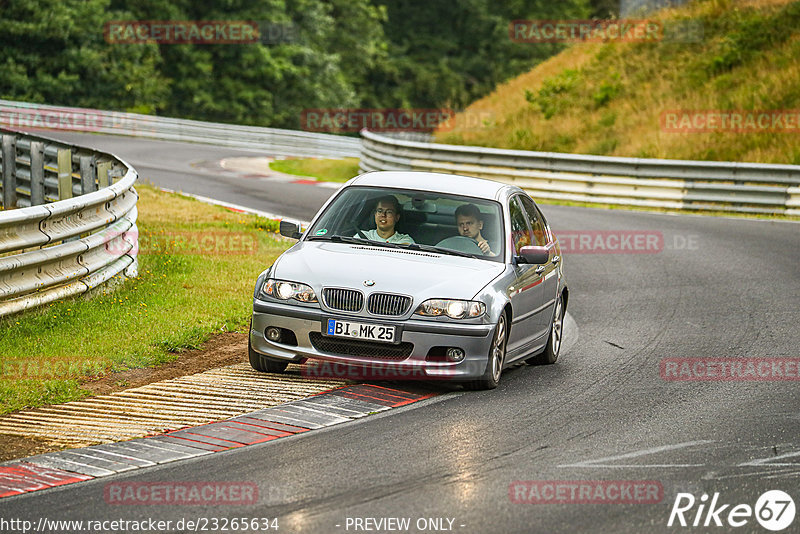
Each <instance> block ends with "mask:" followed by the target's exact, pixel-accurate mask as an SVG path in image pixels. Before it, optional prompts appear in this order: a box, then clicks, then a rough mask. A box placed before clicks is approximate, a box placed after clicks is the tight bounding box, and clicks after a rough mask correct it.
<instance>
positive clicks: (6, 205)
mask: <svg viewBox="0 0 800 534" xmlns="http://www.w3.org/2000/svg"><path fill="white" fill-rule="evenodd" d="M16 207H17V137H16V136H14V135H4V136H3V209H6V210H9V209H13V208H16Z"/></svg>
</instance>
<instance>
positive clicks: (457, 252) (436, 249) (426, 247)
mask: <svg viewBox="0 0 800 534" xmlns="http://www.w3.org/2000/svg"><path fill="white" fill-rule="evenodd" d="M405 247H407V248H410V249H411V250H422V251H425V252H436V253H438V254H452V255H453V256H461V257H463V258H474V257H475V254H470V253H468V252H461V251H460V250H452V249H449V248H442V247H435V246H433V245H420V244H419V243H411V244H409V245H405Z"/></svg>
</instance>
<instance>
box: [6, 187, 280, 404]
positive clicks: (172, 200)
mask: <svg viewBox="0 0 800 534" xmlns="http://www.w3.org/2000/svg"><path fill="white" fill-rule="evenodd" d="M137 191H138V192H139V195H140V199H139V203H138V209H139V220H138V221H137V225H138V228H139V247H140V250H139V277H138V278H136V279H132V280H127V281H126V282H124V283H123V284H120V286H119V287H118V288H117V289H116V290H108V289H105V290H103V289H101V290H96V292H95V294H94V295H93V296H92V298H86V297H76V298H71V299H68V300H64V301H60V302H57V303H53V304H51V305H49V306H46V307H44V308H41V309H37V310H33V311H30V312H26V313H23V314H20V315H16V316H12V317H7V318H3V319H0V414H3V413H8V412H12V411H17V410H20V409H24V408H30V407H36V406H41V405H44V404H53V403H61V402H67V401H70V400H75V399H78V398H80V397H83V396H85V395H87V394H88V392H87V391H85V390H83V389H82V388H81V387H80V383H81V381H82V380H86V379H88V378H90V377H94V376H98V375H104V374H107V373H109V372H112V371H119V370H124V369H129V368H146V367H153V366H157V365H159V364H161V363H166V362H169V361H172V360H174V359H176V358H177V357H178V353H180V352H181V351H182V350H185V349H190V348H197V347H199V346H200V345H201V344H202V343H203V342H204V341H205V340H206V339H208V337H209V336H210V335H211V334H212V333H213V332H220V331H236V330H239V331H243V329H245V328H246V325H247V322H248V320H249V317H250V313H251V302H252V295H253V284H254V283H255V280H256V277H257V276H258V274H259V273H260V272H261V271H262V270H264V269H265V268H266V267H268V266H269V265H270V264H271V263H272V262H273V261H274V260H275V258H277V256H278V255H279V254H280V253H281V252H283V251H284V250H285V249H286V248H287V245H288V243H287V242H285V241H283V240H282V239H280V238H278V237H277V236H276V235H275V232H276V231H277V221H270V220H266V219H262V218H259V217H256V216H254V215H245V214H240V213H234V212H231V211H228V210H225V209H224V208H221V207H217V206H210V205H207V204H203V203H201V202H198V201H196V200H194V199H191V198H187V197H183V196H181V195H178V194H169V193H163V192H160V191H159V190H157V189H155V188H153V187H151V186H147V185H138V186H137Z"/></svg>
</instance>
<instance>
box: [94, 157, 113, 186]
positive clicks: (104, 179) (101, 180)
mask: <svg viewBox="0 0 800 534" xmlns="http://www.w3.org/2000/svg"><path fill="white" fill-rule="evenodd" d="M110 170H111V162H110V161H101V162H99V163H98V164H97V187H99V188H100V189H102V188H104V187H108V186H109V185H111V180H110V179H109V176H108V171H110Z"/></svg>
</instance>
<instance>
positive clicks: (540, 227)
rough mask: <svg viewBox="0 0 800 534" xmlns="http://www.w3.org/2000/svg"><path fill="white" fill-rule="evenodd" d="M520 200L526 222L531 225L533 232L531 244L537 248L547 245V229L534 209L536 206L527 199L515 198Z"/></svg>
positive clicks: (539, 214) (540, 215)
mask: <svg viewBox="0 0 800 534" xmlns="http://www.w3.org/2000/svg"><path fill="white" fill-rule="evenodd" d="M517 198H519V199H520V200H522V207H523V208H524V209H525V213H526V214H527V215H528V220H529V221H530V223H531V230H532V231H533V243H534V244H535V245H537V246H540V247H541V246H544V245H546V244H547V227H546V226H545V223H544V219H543V217H542V214H541V213H540V212H539V210H538V209H536V205H535V204H534V203H533V201H532V200H531V199H530V198H528V197H523V196H520V197H517Z"/></svg>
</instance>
